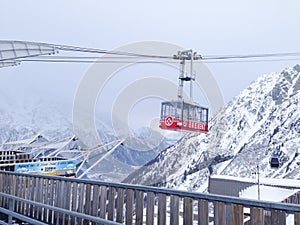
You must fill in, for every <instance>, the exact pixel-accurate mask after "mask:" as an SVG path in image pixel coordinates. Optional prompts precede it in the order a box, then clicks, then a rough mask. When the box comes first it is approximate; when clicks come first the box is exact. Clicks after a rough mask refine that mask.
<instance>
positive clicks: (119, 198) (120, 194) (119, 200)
mask: <svg viewBox="0 0 300 225" xmlns="http://www.w3.org/2000/svg"><path fill="white" fill-rule="evenodd" d="M123 209H124V189H123V188H118V196H117V218H116V222H118V223H123Z"/></svg>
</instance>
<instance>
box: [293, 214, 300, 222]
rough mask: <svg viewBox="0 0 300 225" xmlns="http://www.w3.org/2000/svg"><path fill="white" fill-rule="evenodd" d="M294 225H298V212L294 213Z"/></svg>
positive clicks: (299, 217) (299, 219)
mask: <svg viewBox="0 0 300 225" xmlns="http://www.w3.org/2000/svg"><path fill="white" fill-rule="evenodd" d="M294 225H300V213H299V212H295V213H294Z"/></svg>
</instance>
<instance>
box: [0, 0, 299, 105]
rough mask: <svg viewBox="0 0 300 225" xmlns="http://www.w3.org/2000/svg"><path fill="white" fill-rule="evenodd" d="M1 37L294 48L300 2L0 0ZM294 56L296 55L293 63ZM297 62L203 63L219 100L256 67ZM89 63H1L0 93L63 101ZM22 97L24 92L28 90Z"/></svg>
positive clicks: (214, 49) (228, 49) (207, 51)
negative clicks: (6, 65) (5, 65)
mask: <svg viewBox="0 0 300 225" xmlns="http://www.w3.org/2000/svg"><path fill="white" fill-rule="evenodd" d="M0 4H1V7H0V39H4V40H24V41H37V42H48V43H54V44H66V45H75V46H82V47H94V48H100V49H107V50H110V49H115V48H117V47H120V46H123V45H126V44H129V43H132V42H138V41H148V40H154V41H163V42H168V43H173V44H176V45H179V46H182V47H184V48H187V49H188V48H191V49H194V50H195V51H197V52H198V53H199V54H202V55H204V56H205V55H223V54H225V55H228V54H251V53H277V52H300V44H299V40H300V31H299V22H300V13H299V8H300V1H298V0H285V1H282V0H280V1H279V0H264V1H261V0H246V1H239V0H227V1H216V0H215V1H202V0H195V1H189V0H188V1H174V0H172V1H159V0H152V1H141V0H134V1H130V0H129V1H124V0H120V1H114V0H112V1H104V0H103V1H102V0H82V1H78V0H51V1H50V0H49V1H38V0H22V1H18V0H0ZM299 61H300V60H298V63H299ZM296 63H297V61H296V60H295V61H282V62H263V63H262V62H260V63H227V64H225V63H215V64H207V66H208V68H209V70H210V71H211V72H212V74H213V75H214V76H215V79H216V80H217V82H218V84H219V86H220V88H221V90H222V92H223V95H224V99H225V102H229V101H230V100H231V99H232V98H233V97H234V96H236V95H237V94H239V92H240V91H242V90H243V89H244V88H245V87H247V86H248V85H249V84H250V82H251V81H253V80H254V79H256V78H257V77H258V76H259V75H261V74H263V73H270V72H274V71H278V72H279V71H281V70H282V69H284V68H285V67H288V66H293V65H295V64H296ZM89 66H90V65H89V64H49V63H48V64H47V63H22V64H21V65H20V66H17V67H10V68H4V69H0V93H1V94H2V97H3V96H7V98H21V97H22V98H24V96H26V93H29V92H30V93H31V95H32V93H34V95H38V96H40V97H41V98H45V99H47V100H48V101H53V102H55V101H67V102H68V103H69V104H70V105H71V104H72V100H73V98H74V95H75V93H76V90H77V87H78V85H79V82H80V80H81V78H82V77H83V75H84V74H85V72H86V71H87V70H88V68H89ZM28 95H29V94H28Z"/></svg>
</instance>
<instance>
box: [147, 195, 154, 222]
mask: <svg viewBox="0 0 300 225" xmlns="http://www.w3.org/2000/svg"><path fill="white" fill-rule="evenodd" d="M154 198H155V194H154V193H153V192H148V193H147V208H146V225H153V224H154Z"/></svg>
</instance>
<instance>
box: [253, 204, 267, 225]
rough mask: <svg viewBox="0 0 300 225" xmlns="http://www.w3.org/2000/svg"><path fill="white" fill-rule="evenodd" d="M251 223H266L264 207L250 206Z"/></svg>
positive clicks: (256, 224) (258, 224) (255, 224)
mask: <svg viewBox="0 0 300 225" xmlns="http://www.w3.org/2000/svg"><path fill="white" fill-rule="evenodd" d="M250 224H251V225H264V209H262V208H256V207H251V208H250Z"/></svg>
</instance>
